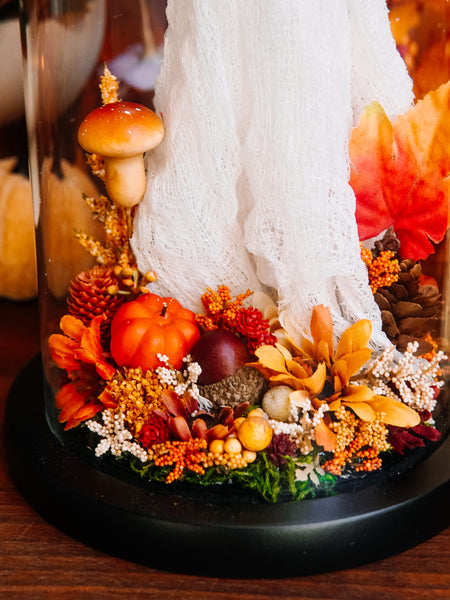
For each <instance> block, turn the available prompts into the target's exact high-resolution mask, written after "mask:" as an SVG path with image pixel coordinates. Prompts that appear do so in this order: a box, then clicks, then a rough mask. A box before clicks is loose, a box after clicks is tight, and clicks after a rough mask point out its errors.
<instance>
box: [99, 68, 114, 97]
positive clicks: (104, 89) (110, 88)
mask: <svg viewBox="0 0 450 600" xmlns="http://www.w3.org/2000/svg"><path fill="white" fill-rule="evenodd" d="M118 90H119V82H118V80H117V77H115V76H114V75H113V74H112V73H111V71H110V70H109V69H108V67H107V66H106V65H105V66H104V68H103V75H102V76H101V78H100V92H101V94H102V103H103V104H110V103H111V102H118V101H119V97H118V95H117V92H118Z"/></svg>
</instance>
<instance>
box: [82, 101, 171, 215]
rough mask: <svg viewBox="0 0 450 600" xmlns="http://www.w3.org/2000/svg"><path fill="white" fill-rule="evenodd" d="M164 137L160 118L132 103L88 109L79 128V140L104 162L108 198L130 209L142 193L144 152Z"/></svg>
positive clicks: (147, 109) (141, 196)
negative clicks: (88, 111) (89, 110)
mask: <svg viewBox="0 0 450 600" xmlns="http://www.w3.org/2000/svg"><path fill="white" fill-rule="evenodd" d="M163 137H164V125H163V122H162V121H161V119H160V118H159V117H158V116H157V115H156V114H155V113H154V112H153V111H152V110H150V109H149V108H147V107H145V106H143V105H142V104H136V103H134V102H126V101H121V102H112V103H109V104H104V105H103V106H100V107H99V108H96V109H94V110H93V111H92V112H90V113H89V114H88V115H87V117H86V118H85V119H84V121H83V122H82V123H81V125H80V128H79V130H78V142H79V143H80V145H81V146H82V147H83V148H84V149H85V150H86V151H87V152H89V153H91V154H100V155H101V156H103V158H104V161H105V185H106V190H107V192H108V195H109V197H110V199H111V200H112V201H113V202H115V203H116V204H118V205H120V206H123V207H127V208H130V207H132V206H135V205H136V204H139V202H140V201H141V200H142V198H143V196H144V192H145V167H144V157H143V154H144V152H147V151H149V150H152V149H153V148H156V146H158V144H160V142H161V141H162V139H163Z"/></svg>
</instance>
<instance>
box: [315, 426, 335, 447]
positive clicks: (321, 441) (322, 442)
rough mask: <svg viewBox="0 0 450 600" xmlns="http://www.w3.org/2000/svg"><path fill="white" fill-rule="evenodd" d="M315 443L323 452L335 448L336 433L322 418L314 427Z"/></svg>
mask: <svg viewBox="0 0 450 600" xmlns="http://www.w3.org/2000/svg"><path fill="white" fill-rule="evenodd" d="M314 435H315V440H316V444H317V445H318V446H322V448H323V449H324V450H325V452H332V451H333V450H334V449H335V448H336V434H335V433H334V432H333V431H331V429H330V428H329V427H328V426H327V425H326V424H325V422H324V421H323V420H321V421H320V422H319V424H318V425H316V428H315V429H314Z"/></svg>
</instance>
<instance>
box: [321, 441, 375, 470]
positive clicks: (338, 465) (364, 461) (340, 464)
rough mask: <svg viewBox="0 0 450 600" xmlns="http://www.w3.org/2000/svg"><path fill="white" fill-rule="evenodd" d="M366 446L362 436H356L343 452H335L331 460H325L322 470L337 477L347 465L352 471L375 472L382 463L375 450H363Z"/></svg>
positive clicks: (370, 448)
mask: <svg viewBox="0 0 450 600" xmlns="http://www.w3.org/2000/svg"><path fill="white" fill-rule="evenodd" d="M365 445H366V442H365V439H364V436H362V435H358V436H357V437H356V438H355V439H354V440H353V442H351V443H350V444H349V445H348V446H347V448H346V449H345V450H340V451H336V452H335V453H334V455H333V458H331V459H330V460H327V461H326V462H325V463H324V465H323V468H324V469H325V471H328V472H329V473H332V474H333V475H336V476H339V475H341V474H342V469H343V468H344V466H345V465H346V464H347V463H348V464H350V465H351V466H352V468H353V470H354V471H357V472H359V471H376V470H377V469H379V468H380V467H381V464H382V461H381V458H380V457H379V456H378V452H379V451H378V450H377V449H376V448H372V447H369V448H367V447H366V448H364V449H362V448H363V447H364V446H365Z"/></svg>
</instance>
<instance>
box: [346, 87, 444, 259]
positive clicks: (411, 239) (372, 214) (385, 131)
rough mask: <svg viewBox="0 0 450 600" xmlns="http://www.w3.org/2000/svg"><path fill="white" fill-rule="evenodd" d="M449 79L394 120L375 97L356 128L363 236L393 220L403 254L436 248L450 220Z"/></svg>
mask: <svg viewBox="0 0 450 600" xmlns="http://www.w3.org/2000/svg"><path fill="white" fill-rule="evenodd" d="M449 108H450V82H449V83H447V84H445V85H443V86H441V87H440V88H439V89H438V90H436V91H434V92H429V93H428V94H427V95H426V96H425V98H424V99H423V100H421V101H419V102H418V103H417V104H416V105H415V106H414V107H413V108H411V109H410V110H409V111H408V112H407V113H406V114H405V115H402V116H400V117H398V118H397V119H396V120H395V122H394V123H393V124H392V123H391V122H390V121H389V119H388V118H387V116H386V113H385V112H384V110H383V108H382V107H381V106H380V105H379V104H378V103H377V102H374V103H372V104H370V105H369V106H368V107H367V108H366V110H365V112H364V114H363V115H362V117H361V120H360V123H359V125H358V126H357V127H356V128H354V130H353V132H352V135H351V138H350V142H349V154H350V163H351V174H350V184H351V186H352V188H353V190H354V192H355V196H356V220H357V223H358V231H359V236H360V239H361V240H365V239H368V238H371V237H374V236H376V235H378V234H379V233H381V232H382V231H384V230H385V229H387V228H388V227H389V226H391V225H392V226H393V228H394V231H395V233H396V235H397V237H398V239H399V240H400V254H401V256H402V257H408V258H412V259H413V260H420V259H422V258H426V257H427V256H428V255H429V254H431V253H432V252H434V246H433V243H439V242H441V241H442V239H443V238H444V235H445V232H446V230H447V227H448V225H449V197H450V178H449V177H448V175H449V173H450V153H449V152H448V139H449V137H450V113H449Z"/></svg>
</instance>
